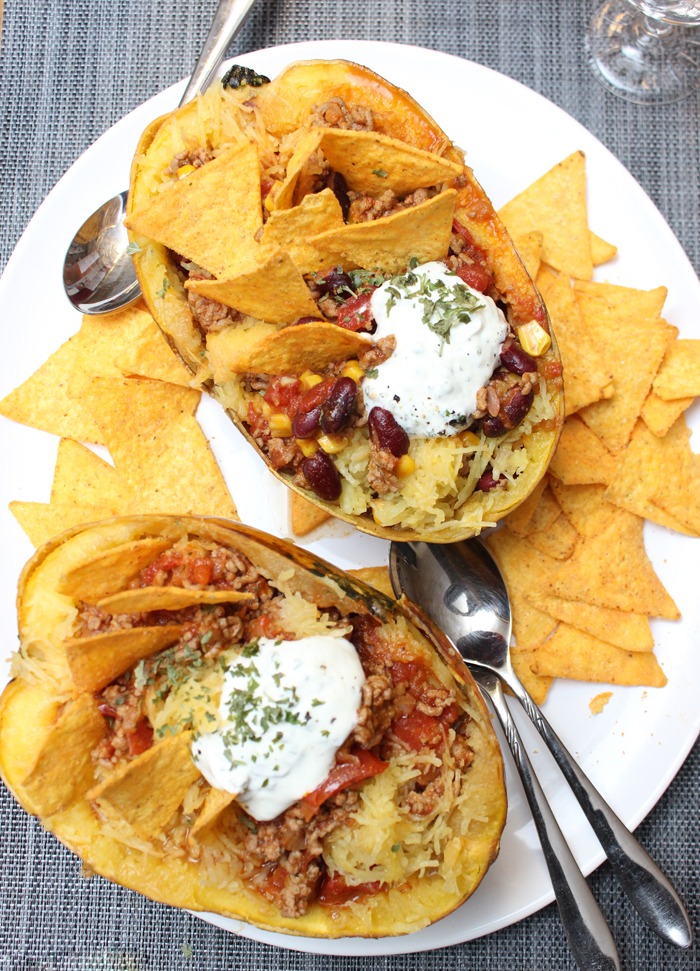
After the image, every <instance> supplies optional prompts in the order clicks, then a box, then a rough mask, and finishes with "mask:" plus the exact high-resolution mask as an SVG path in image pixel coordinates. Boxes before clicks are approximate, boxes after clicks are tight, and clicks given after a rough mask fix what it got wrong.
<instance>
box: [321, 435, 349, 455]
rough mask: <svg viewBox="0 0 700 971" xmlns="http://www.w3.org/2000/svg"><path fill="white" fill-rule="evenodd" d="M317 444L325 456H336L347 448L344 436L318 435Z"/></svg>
mask: <svg viewBox="0 0 700 971" xmlns="http://www.w3.org/2000/svg"><path fill="white" fill-rule="evenodd" d="M318 444H319V445H320V446H321V448H322V449H323V451H324V452H325V453H326V454H327V455H337V454H338V452H342V451H343V449H344V448H345V447H346V446H347V444H348V440H347V438H346V436H345V435H319V436H318Z"/></svg>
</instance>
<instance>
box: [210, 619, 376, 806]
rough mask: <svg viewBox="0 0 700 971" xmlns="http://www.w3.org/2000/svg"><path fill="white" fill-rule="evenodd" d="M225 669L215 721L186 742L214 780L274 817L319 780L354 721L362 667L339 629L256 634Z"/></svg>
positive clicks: (216, 784)
mask: <svg viewBox="0 0 700 971" xmlns="http://www.w3.org/2000/svg"><path fill="white" fill-rule="evenodd" d="M245 653H246V652H245V650H244V654H243V655H241V656H240V657H239V658H237V659H236V661H235V662H234V663H233V664H232V665H231V666H230V667H228V668H227V670H226V672H225V674H224V681H223V688H222V692H221V701H220V703H219V727H218V728H217V729H216V731H214V732H210V733H209V734H205V735H200V736H199V738H197V739H196V741H194V742H193V743H192V757H193V759H194V761H195V764H196V765H197V767H198V768H199V770H200V772H201V773H202V775H203V776H204V778H205V779H206V780H207V782H209V783H210V785H212V786H213V787H214V788H216V789H223V790H224V791H226V792H233V793H235V794H236V798H237V800H238V802H239V803H240V804H241V805H242V806H243V808H244V809H245V810H246V811H247V812H249V813H250V815H251V816H253V817H254V818H255V819H259V820H267V819H274V818H275V817H276V816H279V814H280V813H282V812H284V810H285V809H288V808H289V807H290V806H291V805H293V804H294V803H295V802H297V801H298V800H299V799H301V798H302V797H303V796H305V795H306V794H307V793H308V792H311V791H312V790H313V789H315V788H316V787H317V786H318V785H320V784H321V783H322V782H323V781H324V779H325V778H326V776H327V775H328V773H329V771H330V769H331V768H332V766H333V763H334V761H335V754H336V752H337V750H338V749H339V748H340V746H341V745H342V744H343V742H344V741H345V739H346V738H347V737H348V735H349V734H350V732H351V731H352V730H353V728H355V726H356V725H357V716H358V709H359V707H360V700H361V691H362V685H363V684H364V681H365V675H364V672H363V670H362V665H361V664H360V659H359V658H358V656H357V652H356V651H355V648H354V647H353V645H352V644H351V643H350V641H348V640H346V639H345V638H340V637H328V636H318V637H304V638H301V639H300V640H298V641H274V640H270V639H268V638H260V640H259V641H258V650H257V652H256V653H251V655H250V656H247V657H246V656H244V655H245Z"/></svg>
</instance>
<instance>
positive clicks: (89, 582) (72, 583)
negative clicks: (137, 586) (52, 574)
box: [58, 537, 172, 604]
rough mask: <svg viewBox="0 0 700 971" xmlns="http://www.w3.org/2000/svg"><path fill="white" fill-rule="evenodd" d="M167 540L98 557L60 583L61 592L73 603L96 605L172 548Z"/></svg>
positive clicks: (134, 545)
mask: <svg viewBox="0 0 700 971" xmlns="http://www.w3.org/2000/svg"><path fill="white" fill-rule="evenodd" d="M171 545H172V544H171V541H170V540H168V539H154V538H151V537H149V538H148V539H137V540H132V541H130V542H128V543H122V544H121V545H119V546H114V547H113V548H112V549H110V550H107V551H105V552H103V553H96V554H95V555H94V556H93V557H91V558H90V560H89V561H88V562H86V563H81V564H80V565H79V566H76V567H73V569H71V570H69V571H68V573H66V574H65V575H64V576H63V578H62V579H61V581H60V583H59V585H58V589H59V592H60V593H62V594H65V596H67V597H72V598H73V599H74V600H85V601H87V602H88V603H93V604H94V603H95V602H96V601H97V600H99V599H100V598H101V597H106V596H107V595H108V594H110V593H116V591H117V590H124V589H125V588H126V587H127V586H128V585H129V581H130V580H133V579H134V578H135V577H136V576H138V574H139V573H140V572H141V570H143V568H144V567H146V566H148V564H149V563H152V562H153V560H155V559H156V558H157V557H158V556H159V555H160V554H161V553H162V552H163V551H164V550H167V548H168V547H169V546H171Z"/></svg>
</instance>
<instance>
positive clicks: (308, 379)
mask: <svg viewBox="0 0 700 971" xmlns="http://www.w3.org/2000/svg"><path fill="white" fill-rule="evenodd" d="M299 380H300V381H301V386H302V388H303V389H304V391H308V390H309V388H315V387H316V385H317V384H320V383H321V381H323V378H322V377H321V375H320V374H315V373H314V372H313V371H304V373H303V374H302V375H300V377H299Z"/></svg>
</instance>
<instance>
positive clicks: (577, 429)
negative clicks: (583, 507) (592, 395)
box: [549, 416, 616, 485]
mask: <svg viewBox="0 0 700 971" xmlns="http://www.w3.org/2000/svg"><path fill="white" fill-rule="evenodd" d="M615 465H616V462H615V459H614V458H613V456H612V455H611V454H610V452H608V450H607V449H606V448H605V446H604V445H603V443H602V442H601V440H600V439H599V438H598V436H597V435H595V434H594V433H593V432H592V431H591V430H590V428H588V426H587V425H585V424H584V423H583V422H582V421H581V420H580V418H577V417H576V416H573V417H570V418H567V419H566V421H565V422H564V427H563V428H562V433H561V438H560V439H559V444H558V445H557V450H556V452H555V453H554V456H553V458H552V461H551V462H550V464H549V471H550V473H551V474H552V475H554V476H556V478H557V479H559V480H560V481H561V482H563V483H564V485H592V484H594V483H607V482H609V481H610V480H611V479H612V477H613V475H614V474H615Z"/></svg>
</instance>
